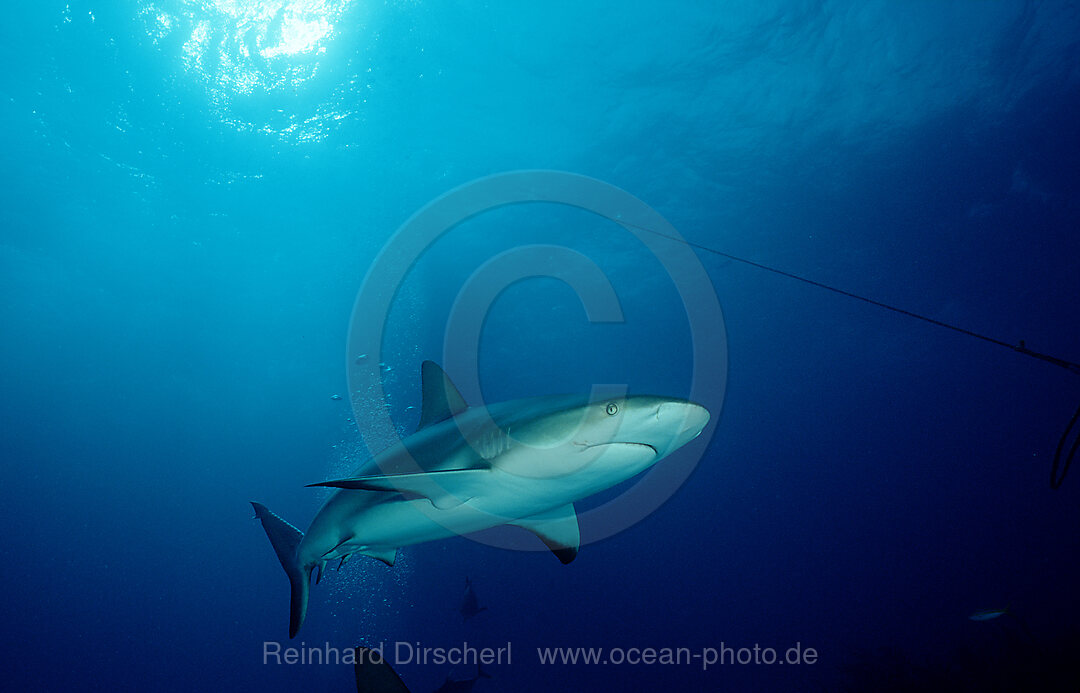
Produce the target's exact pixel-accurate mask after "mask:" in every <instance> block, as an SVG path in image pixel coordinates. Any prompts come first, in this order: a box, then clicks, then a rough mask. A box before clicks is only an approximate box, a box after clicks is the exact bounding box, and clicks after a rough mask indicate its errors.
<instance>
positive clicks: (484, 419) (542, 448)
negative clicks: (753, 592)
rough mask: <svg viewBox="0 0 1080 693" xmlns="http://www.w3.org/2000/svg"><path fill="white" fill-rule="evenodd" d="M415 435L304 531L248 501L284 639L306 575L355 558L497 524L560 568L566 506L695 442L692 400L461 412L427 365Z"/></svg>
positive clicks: (573, 550) (342, 482) (294, 621)
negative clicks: (276, 579)
mask: <svg viewBox="0 0 1080 693" xmlns="http://www.w3.org/2000/svg"><path fill="white" fill-rule="evenodd" d="M421 381H422V382H421V385H422V391H423V392H422V400H423V401H422V407H421V415H420V425H419V428H418V429H417V430H416V432H415V433H413V434H412V435H410V436H408V437H406V438H405V439H404V440H402V441H400V442H399V443H397V444H395V445H393V446H391V447H390V448H388V449H386V450H384V451H383V452H381V453H379V454H378V455H376V456H375V457H374V458H372V459H371V460H370V461H368V462H367V463H365V464H364V465H363V466H361V468H360V469H359V470H357V472H356V473H355V475H354V476H352V477H350V478H347V479H337V480H334V481H324V482H321V483H317V484H311V486H329V487H332V488H336V489H338V490H337V491H336V492H335V493H334V494H333V495H332V496H331V497H330V498H329V499H328V500H327V501H326V503H324V504H323V506H322V508H321V509H320V510H319V512H318V514H316V515H315V519H314V520H312V522H311V526H310V527H309V528H308V531H307V534H303V533H302V532H300V530H298V529H297V528H295V527H293V526H292V525H291V524H289V523H288V522H286V521H285V520H283V519H281V518H280V517H278V516H277V515H275V514H274V513H272V512H270V511H269V510H268V509H267V508H266V507H265V506H263V505H261V504H259V503H252V506H253V507H254V508H255V515H256V517H257V518H258V519H259V520H261V521H262V525H263V529H265V530H266V534H267V536H268V537H270V543H271V544H273V547H274V552H275V553H276V554H277V557H278V560H279V561H280V562H281V566H282V567H283V568H284V569H285V573H286V574H287V575H288V576H289V583H290V585H291V586H292V593H291V607H290V617H289V637H296V633H297V631H299V630H300V626H301V625H302V624H303V622H304V616H305V614H306V612H307V603H308V592H309V585H310V582H311V576H312V573H313V572H314V571H315V570H318V574H317V577H316V580H315V581H316V583H318V582H319V580H321V579H322V575H323V573H324V572H325V571H326V565H327V563H328V562H330V561H340V563H339V567H340V566H341V565H343V564H344V563H345V561H347V560H348V559H349V558H350V557H351V556H352V555H353V554H360V555H363V556H370V557H372V558H377V559H379V560H381V561H383V562H384V563H386V564H387V565H393V564H394V560H395V558H396V556H397V550H398V549H399V548H400V547H402V546H410V545H412V544H419V543H421V542H425V541H432V540H435V539H444V538H447V537H451V536H456V535H461V534H468V533H470V532H477V531H479V530H483V529H488V528H490V527H495V526H498V525H516V526H518V527H522V528H524V529H526V530H529V531H531V532H533V533H535V534H536V535H537V536H538V537H540V539H541V540H542V541H543V542H544V543H545V544H546V545H547V546H548V548H550V549H551V551H552V552H553V553H554V554H555V555H556V556H557V557H558V558H559V560H560V561H562V562H563V563H569V562H570V561H572V560H573V559H574V557H575V556H576V555H577V551H578V546H579V543H580V533H579V529H578V520H577V514H576V513H575V511H574V502H575V501H578V500H581V499H583V498H586V497H588V496H591V495H593V494H595V493H598V492H600V491H603V490H605V489H608V488H611V487H612V486H614V485H616V484H618V483H620V482H622V481H625V480H626V479H629V478H630V477H632V476H634V475H636V474H639V473H640V472H642V471H644V470H645V469H647V468H649V467H651V466H652V465H654V464H656V462H658V461H659V460H661V459H663V458H664V457H666V456H667V455H669V454H671V453H672V452H673V451H675V450H677V449H679V448H680V447H682V446H683V445H685V444H686V443H688V442H689V441H691V440H693V439H694V438H696V437H697V436H698V435H699V434H700V433H701V431H702V429H704V428H705V425H706V424H707V423H708V422H709V412H708V410H706V409H705V407H702V406H701V405H698V404H694V403H693V402H688V401H686V400H681V399H673V398H669V397H655V396H651V395H633V396H627V397H618V398H613V399H609V400H604V401H598V402H592V401H590V400H589V398H588V397H585V396H579V395H555V396H545V397H532V398H527V399H518V400H511V401H508V402H501V403H498V404H492V405H489V406H486V407H469V406H468V405H467V404H466V403H465V400H464V398H462V396H461V394H460V393H459V392H458V390H457V388H456V387H454V385H453V383H451V382H450V379H449V378H447V377H446V374H445V373H443V371H442V369H441V368H440V367H439V366H438V365H436V364H435V363H433V362H431V361H425V362H424V364H423V366H422V368H421Z"/></svg>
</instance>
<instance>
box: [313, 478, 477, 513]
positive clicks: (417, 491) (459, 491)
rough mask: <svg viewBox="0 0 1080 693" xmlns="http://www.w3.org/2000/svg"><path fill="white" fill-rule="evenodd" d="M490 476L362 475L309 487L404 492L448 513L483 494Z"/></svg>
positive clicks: (407, 496) (409, 496)
mask: <svg viewBox="0 0 1080 693" xmlns="http://www.w3.org/2000/svg"><path fill="white" fill-rule="evenodd" d="M490 474H491V470H489V469H452V470H448V471H442V472H427V473H418V474H384V475H374V476H358V477H353V478H351V479H335V480H333V481H322V482H320V483H317V484H308V486H329V487H331V488H344V489H352V490H362V491H386V492H389V493H400V494H401V495H403V496H405V497H406V498H426V499H428V500H429V501H431V504H432V505H434V506H435V507H436V508H439V509H440V510H445V509H447V508H454V507H457V506H459V505H461V504H462V503H464V502H466V501H468V500H470V499H472V498H475V497H476V496H478V495H480V493H481V491H482V490H483V488H484V484H485V483H486V482H487V481H488V480H489V479H490V478H491V477H490Z"/></svg>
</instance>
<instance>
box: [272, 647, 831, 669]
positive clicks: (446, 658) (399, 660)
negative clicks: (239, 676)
mask: <svg viewBox="0 0 1080 693" xmlns="http://www.w3.org/2000/svg"><path fill="white" fill-rule="evenodd" d="M536 654H537V658H538V659H539V661H540V663H541V664H546V665H601V666H610V665H615V666H618V665H631V666H637V665H687V664H690V665H695V664H696V665H700V666H701V668H702V670H707V669H709V668H710V667H712V666H716V665H720V666H723V665H735V664H739V665H753V664H765V665H769V664H815V663H816V662H817V661H818V652H817V650H816V649H815V648H813V647H804V646H803V644H802V643H801V642H799V643H795V644H794V645H793V646H791V647H788V648H786V649H782V648H781V649H778V648H772V647H762V646H761V645H758V644H757V643H755V644H754V646H753V647H738V648H736V647H732V646H729V645H727V644H726V643H720V646H719V647H701V648H689V647H611V648H601V647H538V648H536ZM358 656H363V657H365V658H367V661H369V662H371V663H373V664H379V663H381V662H383V661H387V662H388V663H389V664H392V665H400V664H421V665H424V664H435V665H450V666H457V665H460V664H465V665H480V664H512V663H513V662H512V643H510V642H507V643H506V645H505V646H503V647H499V648H494V647H475V646H473V645H470V644H469V643H468V642H463V643H461V645H457V646H453V647H425V646H423V645H421V644H420V643H418V642H405V641H396V642H393V643H390V644H389V645H388V644H387V643H385V642H380V643H379V644H378V646H376V647H372V648H370V649H362V650H360V654H359V655H358V654H357V650H356V649H354V648H351V647H346V648H338V647H334V646H332V645H331V644H330V643H328V642H327V643H323V645H322V646H321V647H317V646H309V645H307V644H306V643H303V642H301V643H300V645H299V647H297V646H290V647H282V644H281V643H279V642H274V641H267V642H264V643H263V664H301V665H303V664H308V665H311V664H316V665H317V664H348V665H352V664H356V663H357V657H358Z"/></svg>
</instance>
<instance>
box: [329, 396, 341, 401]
mask: <svg viewBox="0 0 1080 693" xmlns="http://www.w3.org/2000/svg"><path fill="white" fill-rule="evenodd" d="M330 399H332V400H339V399H341V395H330Z"/></svg>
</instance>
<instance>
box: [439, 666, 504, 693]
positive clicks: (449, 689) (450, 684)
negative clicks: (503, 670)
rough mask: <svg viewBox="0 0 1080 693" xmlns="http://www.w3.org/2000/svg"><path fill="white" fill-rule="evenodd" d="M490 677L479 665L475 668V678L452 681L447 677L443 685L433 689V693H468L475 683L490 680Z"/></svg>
mask: <svg viewBox="0 0 1080 693" xmlns="http://www.w3.org/2000/svg"><path fill="white" fill-rule="evenodd" d="M490 678H491V676H490V675H489V674H488V673H487V672H486V671H484V670H483V669H482V668H481V667H480V666H479V665H477V667H476V676H474V677H472V678H471V679H461V680H457V679H452V678H450V677H449V676H447V677H446V681H445V682H443V685H441V686H439V687H438V688H436V689H435V691H434V693H469V692H470V691H471V690H472V689H473V686H475V685H476V682H477V681H479V680H480V679H490Z"/></svg>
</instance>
